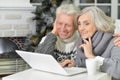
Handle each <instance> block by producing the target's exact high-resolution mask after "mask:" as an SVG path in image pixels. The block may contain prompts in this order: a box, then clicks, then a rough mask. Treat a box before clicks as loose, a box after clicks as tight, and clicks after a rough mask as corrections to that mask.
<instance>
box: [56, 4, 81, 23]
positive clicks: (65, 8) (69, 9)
mask: <svg viewBox="0 0 120 80" xmlns="http://www.w3.org/2000/svg"><path fill="white" fill-rule="evenodd" d="M79 12H80V10H79V8H78V7H76V6H75V5H73V4H65V3H64V4H61V5H60V6H59V7H58V8H57V10H56V17H57V15H59V14H60V13H64V14H67V15H72V16H74V17H75V19H76V16H77V14H79ZM75 21H76V20H74V24H75V23H76V22H75Z"/></svg>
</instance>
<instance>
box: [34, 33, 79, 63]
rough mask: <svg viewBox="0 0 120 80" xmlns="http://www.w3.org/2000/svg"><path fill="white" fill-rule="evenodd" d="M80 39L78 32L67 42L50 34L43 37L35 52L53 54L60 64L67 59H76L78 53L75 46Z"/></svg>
mask: <svg viewBox="0 0 120 80" xmlns="http://www.w3.org/2000/svg"><path fill="white" fill-rule="evenodd" d="M78 37H79V34H78V31H76V32H75V33H74V34H73V36H72V37H71V38H69V39H66V40H63V39H61V38H59V37H58V36H56V35H54V34H52V33H49V34H47V35H46V36H45V37H43V39H42V40H41V42H40V43H39V45H38V48H37V49H36V50H35V52H39V53H44V54H51V55H53V56H54V58H55V59H56V60H57V61H58V62H61V61H64V60H65V59H74V54H75V52H76V47H75V44H76V42H77V41H78Z"/></svg>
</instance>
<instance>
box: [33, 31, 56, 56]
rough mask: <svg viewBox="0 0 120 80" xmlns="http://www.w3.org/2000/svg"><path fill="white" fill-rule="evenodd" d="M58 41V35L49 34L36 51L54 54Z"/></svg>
mask: <svg viewBox="0 0 120 80" xmlns="http://www.w3.org/2000/svg"><path fill="white" fill-rule="evenodd" d="M56 41H57V37H56V36H55V35H54V34H53V33H49V34H47V35H46V38H45V40H44V41H43V42H42V43H40V44H39V46H38V48H36V50H35V52H38V53H45V54H53V53H54V49H55V44H56Z"/></svg>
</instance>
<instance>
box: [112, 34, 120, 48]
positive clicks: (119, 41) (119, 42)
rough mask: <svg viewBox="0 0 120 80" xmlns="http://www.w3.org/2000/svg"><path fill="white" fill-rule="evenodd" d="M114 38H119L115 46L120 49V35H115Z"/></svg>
mask: <svg viewBox="0 0 120 80" xmlns="http://www.w3.org/2000/svg"><path fill="white" fill-rule="evenodd" d="M113 36H115V37H118V38H117V39H116V40H115V41H114V44H115V45H116V46H118V47H120V34H114V35H113Z"/></svg>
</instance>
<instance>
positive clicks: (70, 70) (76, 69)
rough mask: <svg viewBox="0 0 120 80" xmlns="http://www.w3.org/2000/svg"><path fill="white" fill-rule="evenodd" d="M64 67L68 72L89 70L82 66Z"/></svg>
mask: <svg viewBox="0 0 120 80" xmlns="http://www.w3.org/2000/svg"><path fill="white" fill-rule="evenodd" d="M64 69H65V71H66V72H67V73H68V74H75V73H76V74H77V73H83V72H87V70H86V68H80V67H70V68H68V67H65V68H64Z"/></svg>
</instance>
